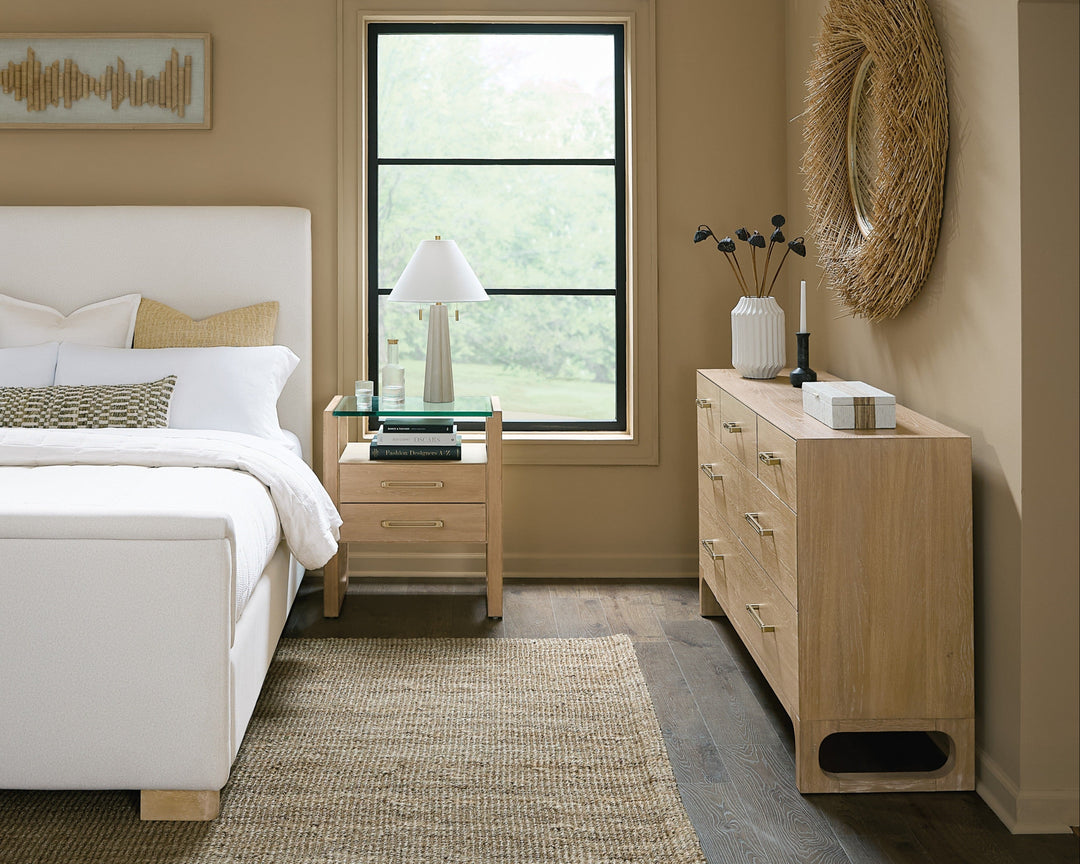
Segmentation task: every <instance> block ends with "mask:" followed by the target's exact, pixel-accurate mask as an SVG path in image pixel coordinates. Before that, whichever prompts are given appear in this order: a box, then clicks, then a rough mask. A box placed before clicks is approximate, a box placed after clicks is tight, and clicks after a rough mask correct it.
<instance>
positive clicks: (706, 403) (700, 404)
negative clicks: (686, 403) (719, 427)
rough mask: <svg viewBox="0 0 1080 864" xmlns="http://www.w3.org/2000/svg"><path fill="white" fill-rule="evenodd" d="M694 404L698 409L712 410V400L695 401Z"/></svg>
mask: <svg viewBox="0 0 1080 864" xmlns="http://www.w3.org/2000/svg"><path fill="white" fill-rule="evenodd" d="M694 404H695V405H697V407H698V408H712V399H695V400H694Z"/></svg>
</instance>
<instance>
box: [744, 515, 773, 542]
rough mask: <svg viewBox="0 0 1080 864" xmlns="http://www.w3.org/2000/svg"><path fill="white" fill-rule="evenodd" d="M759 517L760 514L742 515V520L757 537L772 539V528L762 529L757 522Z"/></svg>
mask: <svg viewBox="0 0 1080 864" xmlns="http://www.w3.org/2000/svg"><path fill="white" fill-rule="evenodd" d="M760 515H761V514H760V513H743V518H744V519H746V521H747V522H749V523H750V527H752V528H753V529H754V530H755V531H757V533H758V536H759V537H772V533H773V531H772V528H764V527H762V525H761V523H760V522H758V516H760Z"/></svg>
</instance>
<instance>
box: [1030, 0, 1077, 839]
mask: <svg viewBox="0 0 1080 864" xmlns="http://www.w3.org/2000/svg"><path fill="white" fill-rule="evenodd" d="M1019 11H1020V16H1019V45H1020V51H1019V60H1020V217H1021V241H1020V250H1021V260H1022V267H1021V279H1022V285H1023V307H1022V319H1023V320H1022V338H1023V345H1024V371H1023V382H1022V383H1023V417H1024V427H1023V459H1024V483H1023V496H1024V507H1023V514H1024V521H1023V526H1024V527H1023V545H1022V552H1021V564H1022V568H1023V570H1022V572H1023V577H1022V578H1023V603H1022V607H1021V610H1022V611H1021V632H1022V634H1023V642H1022V654H1021V660H1020V672H1021V677H1022V689H1021V697H1020V703H1021V705H1022V706H1023V711H1024V714H1023V716H1022V718H1021V736H1020V762H1021V779H1022V780H1023V785H1024V786H1025V787H1029V786H1031V785H1034V786H1035V788H1036V789H1040V788H1041V789H1047V790H1067V789H1070V788H1071V789H1073V790H1074V796H1075V789H1076V787H1077V785H1078V782H1077V772H1078V769H1077V764H1078V762H1080V731H1078V730H1080V696H1078V693H1080V689H1078V687H1077V680H1078V678H1080V628H1078V627H1077V610H1078V609H1080V579H1078V578H1077V572H1076V568H1077V561H1080V535H1078V532H1077V527H1078V519H1077V494H1078V492H1077V489H1078V486H1080V459H1078V455H1077V453H1078V450H1080V437H1078V434H1077V429H1078V418H1080V410H1078V398H1077V386H1076V378H1075V372H1076V368H1077V333H1076V328H1077V323H1078V322H1080V261H1078V256H1077V244H1078V239H1077V238H1080V204H1078V191H1080V145H1078V133H1080V52H1078V41H1080V36H1078V34H1080V5H1078V4H1077V3H1075V2H1073V3H1045V2H1039V3H1028V2H1024V3H1021V4H1020V7H1019ZM1063 372H1065V376H1063V375H1062V373H1063ZM1063 377H1065V378H1067V379H1070V380H1069V383H1068V385H1067V386H1065V387H1062V386H1061V385H1062V384H1063V383H1065V382H1063V380H1062V378H1063ZM1046 406H1051V408H1050V410H1049V411H1047V410H1045V409H1046ZM1051 429H1053V430H1061V433H1062V434H1060V435H1054V436H1053V437H1054V439H1055V442H1056V443H1055V444H1054V445H1053V446H1049V447H1048V446H1047V433H1048V431H1050V430H1051ZM1048 598H1052V599H1050V600H1048ZM1047 742H1052V744H1053V746H1047ZM1058 742H1060V744H1058ZM1029 777H1030V778H1031V781H1030V782H1029V779H1028V778H1029ZM1031 818H1032V819H1034V818H1037V814H1032V817H1031ZM1073 824H1074V825H1075V824H1077V823H1076V822H1075V821H1074V822H1073Z"/></svg>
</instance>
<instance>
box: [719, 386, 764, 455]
mask: <svg viewBox="0 0 1080 864" xmlns="http://www.w3.org/2000/svg"><path fill="white" fill-rule="evenodd" d="M720 443H721V444H723V445H724V446H725V447H726V448H727V449H728V450H730V451H731V452H732V453H734V454H735V456H736V457H737V458H738V460H739V461H740V462H742V464H743V465H745V466H746V467H747V469H748V470H749V471H750V472H751V473H752V474H755V475H756V474H757V449H758V448H757V414H755V413H754V412H753V411H752V410H750V409H749V408H747V407H746V406H745V405H743V403H742V402H740V401H739V400H738V399H736V398H735V397H734V396H732V395H731V394H730V393H728V392H727V391H726V390H721V391H720Z"/></svg>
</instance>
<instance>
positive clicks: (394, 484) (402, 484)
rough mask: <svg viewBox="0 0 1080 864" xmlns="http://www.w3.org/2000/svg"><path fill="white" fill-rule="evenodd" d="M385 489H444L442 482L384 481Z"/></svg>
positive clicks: (381, 484) (382, 484)
mask: <svg viewBox="0 0 1080 864" xmlns="http://www.w3.org/2000/svg"><path fill="white" fill-rule="evenodd" d="M379 485H380V486H382V487H383V489H442V488H443V481H442V480H383V481H382V483H380V484H379Z"/></svg>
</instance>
